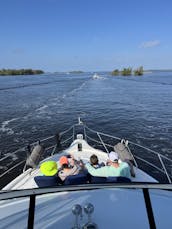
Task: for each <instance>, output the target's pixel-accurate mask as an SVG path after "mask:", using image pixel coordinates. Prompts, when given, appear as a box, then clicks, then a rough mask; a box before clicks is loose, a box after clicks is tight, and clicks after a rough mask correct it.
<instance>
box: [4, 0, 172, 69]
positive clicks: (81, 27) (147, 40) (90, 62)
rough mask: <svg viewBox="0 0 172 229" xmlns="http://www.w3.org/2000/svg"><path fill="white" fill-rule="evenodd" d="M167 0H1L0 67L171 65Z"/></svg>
mask: <svg viewBox="0 0 172 229" xmlns="http://www.w3.org/2000/svg"><path fill="white" fill-rule="evenodd" d="M171 28H172V1H171V0H162V1H160V0H142V1H141V0H1V1H0V69H1V68H33V69H43V70H45V71H52V72H53V71H70V70H84V71H103V70H110V71H111V70H113V69H115V68H122V67H128V66H130V67H133V68H135V67H138V66H140V65H142V66H143V67H144V68H145V69H172V29H171Z"/></svg>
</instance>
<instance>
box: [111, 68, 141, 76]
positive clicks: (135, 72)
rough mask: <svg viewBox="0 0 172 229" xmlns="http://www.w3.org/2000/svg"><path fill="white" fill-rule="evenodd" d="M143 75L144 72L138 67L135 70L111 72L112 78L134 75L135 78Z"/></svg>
mask: <svg viewBox="0 0 172 229" xmlns="http://www.w3.org/2000/svg"><path fill="white" fill-rule="evenodd" d="M143 73H144V70H143V67H142V66H141V67H139V68H137V69H135V70H132V68H123V69H122V70H118V69H115V70H113V71H112V72H111V75H112V76H119V75H121V76H131V75H135V76H141V75H143Z"/></svg>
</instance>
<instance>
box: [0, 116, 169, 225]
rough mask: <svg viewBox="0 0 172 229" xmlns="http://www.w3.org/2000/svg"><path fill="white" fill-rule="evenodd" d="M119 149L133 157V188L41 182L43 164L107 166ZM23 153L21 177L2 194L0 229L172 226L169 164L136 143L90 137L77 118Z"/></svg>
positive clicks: (81, 180) (76, 180)
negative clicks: (68, 160)
mask: <svg viewBox="0 0 172 229" xmlns="http://www.w3.org/2000/svg"><path fill="white" fill-rule="evenodd" d="M118 144H120V146H123V147H124V148H125V150H127V152H129V153H130V154H131V155H132V157H133V165H134V172H135V176H134V177H131V182H128V181H127V182H126V181H125V179H124V180H121V179H115V180H111V181H108V179H107V180H105V179H102V178H100V177H99V178H100V179H98V180H96V179H97V177H92V178H93V179H92V178H91V180H90V179H89V180H87V179H86V176H85V174H84V175H83V176H82V175H80V174H78V175H74V176H69V179H67V182H66V181H65V182H64V184H58V183H56V180H54V179H53V180H52V177H47V176H40V165H41V164H42V163H43V162H46V161H55V162H56V163H57V165H58V163H59V158H60V157H61V156H62V155H72V156H73V157H74V158H75V159H76V160H80V159H82V161H83V162H84V163H87V162H88V161H89V159H90V156H91V155H92V154H95V155H97V156H98V158H99V161H100V162H104V163H106V161H107V158H108V154H109V152H110V151H111V150H114V148H115V147H114V146H117V145H118ZM42 145H44V147H45V148H44V151H43V150H42V147H41V146H42ZM35 147H37V149H40V150H38V151H39V153H37V154H34V152H35V151H34V149H35ZM27 148H28V150H29V151H30V152H31V154H30V155H29V156H28V158H27V160H26V163H25V165H24V169H23V172H22V173H21V174H20V175H19V176H18V177H16V178H15V179H14V180H12V181H11V182H10V183H9V184H7V185H6V186H5V187H4V188H3V189H2V190H1V192H0V223H1V228H14V227H17V228H18V227H22V228H26V227H27V228H65V229H66V228H83V229H87V228H93V229H94V228H109V229H110V228H115V227H118V228H119V227H120V228H138V227H139V228H156V227H158V228H170V227H171V226H172V223H171V220H170V214H171V210H172V198H171V197H172V192H171V190H172V186H171V179H172V176H171V173H170V171H171V170H170V169H171V165H172V160H170V159H169V158H167V157H166V156H164V155H162V154H159V153H157V152H155V151H153V150H150V149H148V148H146V147H143V146H140V145H139V144H137V143H134V142H131V141H128V140H124V139H120V138H118V137H114V136H111V135H108V134H104V133H102V132H97V131H94V130H92V129H90V128H89V127H87V125H86V124H84V123H83V122H82V121H81V120H80V118H79V119H78V123H77V124H74V125H72V126H71V127H70V128H69V129H67V130H66V131H63V132H61V133H59V134H57V135H56V136H50V137H48V138H45V139H43V140H40V141H39V142H35V143H33V144H31V145H30V146H29V147H27ZM32 148H33V150H30V149H32ZM24 149H26V148H22V149H21V150H22V151H23V150H24ZM115 149H117V148H115ZM122 150H123V149H122ZM38 151H37V152H38ZM157 161H158V163H159V164H158V163H157ZM157 164H158V165H157ZM15 168H16V167H15ZM8 171H9V170H8ZM8 171H6V172H4V174H2V175H1V177H2V176H5V175H7V174H8ZM10 171H11V170H10ZM157 175H158V176H157ZM37 178H38V179H37ZM49 178H50V179H49ZM95 178H96V179H95ZM162 181H164V182H162Z"/></svg>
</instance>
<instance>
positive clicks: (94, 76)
mask: <svg viewBox="0 0 172 229" xmlns="http://www.w3.org/2000/svg"><path fill="white" fill-rule="evenodd" d="M101 78H102V77H101V76H99V75H98V74H97V73H95V74H94V75H93V79H94V80H96V79H101Z"/></svg>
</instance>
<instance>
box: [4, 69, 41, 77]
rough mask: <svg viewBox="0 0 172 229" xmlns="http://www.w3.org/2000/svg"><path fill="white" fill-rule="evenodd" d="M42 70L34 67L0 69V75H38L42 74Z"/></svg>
mask: <svg viewBox="0 0 172 229" xmlns="http://www.w3.org/2000/svg"><path fill="white" fill-rule="evenodd" d="M43 73H44V71H42V70H34V69H1V70H0V76H17V75H39V74H43Z"/></svg>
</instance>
